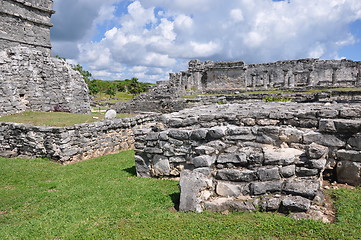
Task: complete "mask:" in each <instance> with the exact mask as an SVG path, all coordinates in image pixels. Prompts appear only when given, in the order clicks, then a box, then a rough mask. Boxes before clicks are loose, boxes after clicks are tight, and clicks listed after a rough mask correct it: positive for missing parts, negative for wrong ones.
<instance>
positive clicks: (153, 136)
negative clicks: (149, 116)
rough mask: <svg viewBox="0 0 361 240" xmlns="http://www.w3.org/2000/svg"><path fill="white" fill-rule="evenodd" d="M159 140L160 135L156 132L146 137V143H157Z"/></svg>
mask: <svg viewBox="0 0 361 240" xmlns="http://www.w3.org/2000/svg"><path fill="white" fill-rule="evenodd" d="M158 139H159V133H156V132H150V133H148V134H147V136H146V137H145V140H146V141H157V140H158Z"/></svg>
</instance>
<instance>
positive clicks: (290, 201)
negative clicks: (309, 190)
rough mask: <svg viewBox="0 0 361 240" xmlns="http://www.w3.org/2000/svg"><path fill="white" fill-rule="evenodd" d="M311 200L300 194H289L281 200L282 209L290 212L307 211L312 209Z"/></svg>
mask: <svg viewBox="0 0 361 240" xmlns="http://www.w3.org/2000/svg"><path fill="white" fill-rule="evenodd" d="M310 206H311V201H310V200H309V199H307V198H303V197H300V196H288V197H286V198H285V199H283V200H282V202H281V209H282V210H281V211H282V212H285V213H288V212H307V211H308V209H310Z"/></svg>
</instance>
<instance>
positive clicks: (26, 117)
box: [0, 112, 134, 127]
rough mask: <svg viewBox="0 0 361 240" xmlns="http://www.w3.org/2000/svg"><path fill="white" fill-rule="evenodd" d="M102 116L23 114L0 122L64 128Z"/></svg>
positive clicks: (94, 120)
mask: <svg viewBox="0 0 361 240" xmlns="http://www.w3.org/2000/svg"><path fill="white" fill-rule="evenodd" d="M104 116H105V115H104V114H99V113H92V114H77V113H63V112H23V113H17V114H13V115H7V116H3V117H0V122H16V123H26V124H30V125H34V126H53V127H65V126H72V125H75V124H80V123H90V122H96V121H100V120H103V119H104ZM132 116H134V115H132V114H118V115H117V117H119V118H121V117H132Z"/></svg>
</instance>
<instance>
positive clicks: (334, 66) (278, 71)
mask: <svg viewBox="0 0 361 240" xmlns="http://www.w3.org/2000/svg"><path fill="white" fill-rule="evenodd" d="M335 87H361V63H360V62H354V61H349V60H319V59H299V60H292V61H279V62H274V63H263V64H250V65H247V64H245V63H244V62H212V61H206V62H200V61H199V60H192V61H190V62H189V67H188V70H187V71H184V72H179V73H170V76H169V81H160V82H158V83H157V85H155V86H153V87H152V88H151V89H150V91H149V92H147V93H145V94H141V95H140V96H139V97H136V98H135V99H133V100H132V101H130V102H127V103H121V104H117V105H116V109H117V111H118V112H131V111H140V112H163V113H168V112H172V111H179V110H180V109H184V108H187V107H190V106H192V104H193V103H195V101H187V100H183V99H179V97H182V96H185V95H192V94H202V93H203V94H235V93H240V92H247V91H262V90H275V89H280V90H292V91H297V90H298V91H301V90H308V89H324V88H335ZM333 93H334V92H333ZM357 94H359V93H357ZM308 95H312V96H311V98H312V99H313V101H318V97H320V98H322V99H324V100H331V101H333V100H339V99H340V100H343V99H344V98H345V97H346V99H352V98H353V96H354V95H355V94H351V93H348V96H345V94H344V93H342V94H340V93H335V94H332V96H329V97H328V98H329V99H326V98H327V96H325V95H321V94H317V93H313V94H308ZM336 95H342V96H340V98H339V99H338V98H337V96H336ZM346 95H347V94H346ZM226 97H227V98H228V99H229V100H235V101H238V100H247V95H243V96H242V95H241V96H231V97H230V96H226ZM177 98H178V99H177ZM250 99H254V95H252V96H251V97H250ZM257 99H259V98H257ZM299 99H300V98H299V96H297V100H299ZM302 99H303V98H302V96H301V100H302ZM202 100H203V101H202V102H205V101H204V100H206V99H205V97H203V99H202ZM213 100H214V99H213V97H210V101H208V102H212V101H213ZM306 100H307V99H306ZM195 104H196V103H195ZM193 105H194V104H193Z"/></svg>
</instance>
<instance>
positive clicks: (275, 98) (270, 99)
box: [263, 96, 292, 102]
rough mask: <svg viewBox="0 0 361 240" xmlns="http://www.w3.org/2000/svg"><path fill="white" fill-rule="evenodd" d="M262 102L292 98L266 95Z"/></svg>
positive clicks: (289, 100)
mask: <svg viewBox="0 0 361 240" xmlns="http://www.w3.org/2000/svg"><path fill="white" fill-rule="evenodd" d="M263 101H264V102H291V101H292V98H286V97H283V96H266V97H265V98H263Z"/></svg>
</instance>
